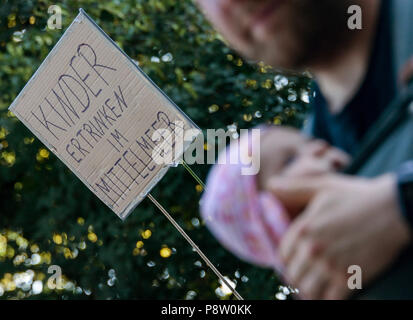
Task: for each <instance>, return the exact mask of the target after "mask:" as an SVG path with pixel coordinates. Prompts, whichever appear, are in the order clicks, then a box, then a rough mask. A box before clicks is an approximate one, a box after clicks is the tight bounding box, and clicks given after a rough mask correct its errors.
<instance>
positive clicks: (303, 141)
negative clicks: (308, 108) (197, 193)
mask: <svg viewBox="0 0 413 320" xmlns="http://www.w3.org/2000/svg"><path fill="white" fill-rule="evenodd" d="M260 140H261V142H260V143H261V146H260V160H261V167H260V172H259V173H258V174H257V175H256V176H248V175H242V174H241V169H242V168H243V165H242V164H241V163H237V164H230V163H229V162H228V161H227V162H225V161H223V159H220V161H219V163H227V164H217V165H215V166H214V167H213V168H212V170H211V172H210V174H209V177H208V181H207V187H206V190H205V193H204V195H203V198H202V200H201V215H202V217H203V219H204V220H205V222H206V224H207V226H208V228H209V229H210V231H211V232H212V233H213V234H214V235H215V237H216V238H217V239H218V240H219V241H220V242H221V244H222V245H223V246H224V247H226V248H227V249H228V250H230V251H231V252H233V253H234V254H235V255H237V256H238V257H239V258H241V259H243V260H245V261H248V262H250V263H253V264H257V265H259V266H263V267H270V268H273V269H275V270H276V271H278V272H280V273H282V272H283V266H282V263H281V261H280V257H279V253H278V247H279V244H280V240H281V238H282V236H283V235H284V233H285V231H286V230H287V228H288V226H289V224H290V223H291V221H292V220H293V219H294V218H295V217H296V216H297V215H298V214H299V213H300V212H301V211H302V210H303V209H304V208H302V207H299V206H295V205H291V204H289V205H288V206H286V204H283V203H282V202H281V201H280V200H279V199H276V198H275V197H274V196H273V195H272V194H271V193H269V192H267V191H266V190H265V187H266V186H267V184H268V182H269V180H270V179H271V178H272V177H274V176H286V177H304V176H309V175H322V174H328V173H331V172H335V171H337V170H340V169H342V168H344V167H345V166H346V165H347V164H348V163H349V157H348V156H347V155H346V154H345V153H343V152H342V151H340V150H338V149H335V148H333V147H331V146H329V145H328V144H327V143H325V142H323V141H320V140H314V139H309V138H307V137H305V136H304V135H302V134H301V133H300V132H299V131H297V130H295V129H289V128H278V127H266V128H261V133H260ZM251 143H252V142H251V137H249V136H247V135H245V136H242V137H241V139H240V142H239V144H231V145H230V146H229V147H228V148H227V150H226V151H227V152H226V153H221V155H220V157H221V158H222V157H223V156H225V157H226V158H227V159H229V158H230V157H231V155H234V154H235V155H237V156H235V159H237V158H238V159H239V155H240V154H244V155H245V154H246V153H247V152H249V151H250V150H251ZM231 159H233V158H231Z"/></svg>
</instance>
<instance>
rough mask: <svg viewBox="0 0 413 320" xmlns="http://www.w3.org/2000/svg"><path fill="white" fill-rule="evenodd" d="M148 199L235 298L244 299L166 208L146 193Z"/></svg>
mask: <svg viewBox="0 0 413 320" xmlns="http://www.w3.org/2000/svg"><path fill="white" fill-rule="evenodd" d="M148 198H149V200H151V201H152V203H153V204H154V205H155V206H156V207H157V208H158V209H159V210H160V211H161V212H162V213H163V215H164V216H165V217H166V218H167V219H168V220H169V222H171V223H172V225H173V226H174V227H175V229H176V230H178V232H179V233H180V234H181V235H182V236H183V237H184V238H185V240H186V241H188V243H189V244H190V245H191V247H192V248H193V249H194V250H195V251H196V252H197V253H198V254H199V256H200V257H201V259H202V260H203V261H204V262H205V263H206V264H207V266H208V267H209V268H210V269H211V270H212V271H213V272H214V273H215V275H216V276H217V277H218V278H219V279H220V280H221V281H222V283H224V284H225V285H226V286H227V287H228V288H229V289H230V290H231V291H232V293H233V294H234V296H235V298H237V300H244V299H243V298H242V297H241V295H240V294H239V293H238V292H237V290H235V288H233V287H232V286H231V285H230V284H229V283H228V281H227V280H226V279H225V278H224V276H223V275H222V274H221V273H220V272H219V270H218V269H217V268H216V267H215V266H214V264H213V263H212V262H211V261H210V260H209V259H208V257H207V256H206V255H205V254H204V253H203V252H202V250H201V249H199V247H198V246H197V245H196V243H195V242H194V241H193V240H192V239H191V237H190V236H188V235H187V233H186V232H185V231H184V229H182V228H181V226H180V225H179V224H178V223H177V222H176V221H175V219H174V218H172V216H171V215H170V214H169V213H168V211H166V209H165V208H164V207H163V206H162V205H161V204H160V203H159V202H158V201H157V200H156V199H155V198H154V197H153V196H152V195H151V194H148Z"/></svg>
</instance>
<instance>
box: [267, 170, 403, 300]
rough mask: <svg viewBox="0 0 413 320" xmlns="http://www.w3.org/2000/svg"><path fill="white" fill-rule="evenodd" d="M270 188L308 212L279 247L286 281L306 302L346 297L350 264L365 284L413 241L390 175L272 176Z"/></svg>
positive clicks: (305, 212) (300, 218)
mask: <svg viewBox="0 0 413 320" xmlns="http://www.w3.org/2000/svg"><path fill="white" fill-rule="evenodd" d="M268 189H269V190H271V191H272V192H273V193H274V194H275V196H276V197H278V198H279V199H280V200H281V201H283V202H285V203H289V202H294V203H295V204H299V205H301V206H302V207H305V208H306V209H305V210H304V212H303V213H302V214H301V215H300V216H299V217H298V218H297V219H296V220H295V221H294V223H293V224H292V226H291V227H290V229H289V230H288V232H287V234H286V235H285V237H284V238H283V240H282V243H281V255H282V257H283V260H284V262H285V264H286V270H287V274H286V279H287V280H288V281H289V282H291V283H290V284H291V285H293V286H295V287H296V288H298V289H299V290H300V293H301V295H302V297H304V298H306V299H344V298H347V297H348V296H349V295H350V294H351V291H350V290H349V289H348V286H347V279H348V276H349V275H348V274H347V270H348V267H349V266H351V265H358V266H360V267H361V269H362V272H363V274H362V279H363V285H364V284H366V283H368V282H370V281H371V280H373V279H374V278H375V277H376V276H377V275H379V274H380V273H381V272H383V271H384V270H385V269H386V268H387V267H389V266H390V265H391V264H392V262H393V261H394V260H395V258H396V257H397V256H398V254H399V253H400V251H401V250H402V249H403V247H404V246H405V245H406V244H408V243H409V241H410V231H409V229H408V227H407V224H406V222H405V221H404V220H403V217H402V216H401V214H400V212H399V211H400V210H399V208H398V202H397V194H396V186H395V177H394V176H392V175H387V176H383V177H381V178H378V179H372V180H367V179H360V178H353V177H346V176H339V175H332V176H323V177H309V178H299V179H290V178H274V179H272V180H271V181H270V182H269V185H268Z"/></svg>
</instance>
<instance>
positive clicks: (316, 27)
mask: <svg viewBox="0 0 413 320" xmlns="http://www.w3.org/2000/svg"><path fill="white" fill-rule="evenodd" d="M197 1H198V3H199V5H200V7H201V8H202V9H203V10H204V12H205V14H206V15H207V17H208V18H209V20H210V21H211V22H212V23H213V24H214V26H215V27H216V28H217V29H218V31H219V32H220V33H221V34H222V35H223V36H224V37H225V38H226V39H227V41H228V42H229V43H230V45H231V46H232V47H234V49H236V50H238V51H239V52H241V53H242V54H243V55H244V56H246V57H247V58H249V59H253V60H262V61H264V62H266V63H267V64H270V65H272V66H274V67H279V68H286V69H294V70H299V69H301V68H305V67H312V66H314V65H317V64H321V63H325V61H323V60H324V59H330V58H331V57H332V55H335V54H337V53H338V52H339V49H340V48H343V46H345V45H346V42H347V41H348V38H349V37H348V34H349V31H348V29H347V18H348V15H347V9H348V7H349V6H350V5H351V4H355V2H358V1H357V0H356V1H354V0H353V1H352V0H197Z"/></svg>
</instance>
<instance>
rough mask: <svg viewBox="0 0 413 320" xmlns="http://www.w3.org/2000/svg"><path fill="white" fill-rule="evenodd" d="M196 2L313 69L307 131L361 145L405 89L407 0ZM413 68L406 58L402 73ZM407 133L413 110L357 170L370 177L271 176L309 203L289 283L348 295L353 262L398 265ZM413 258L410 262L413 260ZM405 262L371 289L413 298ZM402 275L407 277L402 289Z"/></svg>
mask: <svg viewBox="0 0 413 320" xmlns="http://www.w3.org/2000/svg"><path fill="white" fill-rule="evenodd" d="M198 3H199V5H200V7H201V8H202V9H203V11H204V12H205V14H206V15H207V17H208V18H209V19H210V21H211V22H212V23H213V24H214V25H215V27H216V28H217V29H218V31H219V32H220V33H222V35H223V36H224V37H225V38H226V39H227V41H228V42H229V44H230V45H231V46H233V47H234V48H235V49H236V50H238V51H239V52H241V53H242V54H243V55H244V56H245V57H247V58H248V59H253V60H263V61H264V62H266V63H267V64H270V65H272V66H273V67H275V68H282V69H287V70H292V71H302V70H309V71H310V72H311V73H312V74H313V75H314V77H315V80H316V81H315V85H314V90H315V94H316V98H315V99H314V101H313V109H312V110H313V111H312V114H311V115H310V117H309V119H308V122H307V129H306V130H307V131H308V132H309V133H310V134H312V135H314V136H316V137H317V138H322V139H324V140H326V141H328V142H329V143H331V144H332V145H334V146H336V147H340V148H342V149H343V150H345V151H347V152H348V153H350V154H352V155H357V153H358V152H360V148H361V142H362V141H363V139H364V138H365V137H366V136H367V135H368V134H369V135H371V134H372V132H374V129H375V126H376V124H377V123H378V121H379V118H380V116H381V115H382V114H383V113H384V111H385V110H386V109H387V107H388V105H389V103H390V102H391V101H392V100H393V99H394V98H395V97H396V95H397V94H398V92H399V91H400V90H401V88H400V87H399V86H398V76H399V70H400V69H401V67H402V66H403V65H405V64H406V63H407V62H408V59H409V58H410V56H413V45H412V44H411V43H413V42H412V41H411V39H409V38H408V37H409V33H410V32H411V31H413V28H412V27H413V25H412V21H413V16H412V14H411V12H413V1H409V0H383V1H381V0H354V1H351V0H334V1H332V0H198ZM352 5H357V6H359V7H360V8H361V10H362V29H361V30H350V29H349V28H348V19H350V18H351V16H350V15H349V13H348V12H349V10H348V9H349V8H350V6H352ZM408 65H409V64H408ZM410 65H411V64H410ZM410 69H412V68H410ZM406 70H407V71H406ZM409 75H410V74H409V67H407V68H405V71H404V72H403V78H404V79H408V78H409ZM412 132H413V120H412V119H411V118H408V119H407V118H406V121H405V122H404V123H403V124H401V125H400V129H399V130H397V132H396V133H395V134H394V135H392V136H391V137H390V138H389V139H386V141H383V143H382V145H381V146H380V147H378V148H377V150H375V151H374V153H373V155H372V156H371V157H370V159H369V160H368V161H366V163H365V164H364V166H363V167H362V168H361V169H360V170H359V172H358V175H359V176H365V177H369V178H358V177H349V176H341V175H337V176H330V177H328V178H321V179H320V178H308V179H299V180H294V179H281V178H276V179H273V180H272V181H271V182H270V183H269V185H268V186H267V187H268V189H270V190H272V192H274V193H275V194H276V195H277V197H279V198H281V199H283V201H285V202H294V203H302V204H303V205H304V206H306V210H305V211H304V212H303V213H302V215H301V216H300V217H299V218H298V219H297V220H296V222H295V223H294V224H293V226H292V227H291V228H290V230H289V232H288V233H287V235H286V236H285V238H284V239H283V241H282V254H283V258H284V262H285V264H286V266H287V274H288V279H289V282H290V284H291V285H293V286H296V287H297V288H298V289H299V290H300V291H301V293H302V294H303V296H304V297H306V298H309V299H342V298H348V297H349V296H350V295H351V294H352V292H351V291H350V289H349V287H348V283H347V279H348V276H349V275H348V273H347V270H348V268H349V267H350V266H353V265H357V266H360V267H361V270H362V272H363V274H362V278H363V286H365V285H366V284H370V283H371V282H372V281H373V280H376V279H377V278H378V276H380V275H383V274H384V272H385V271H386V270H388V269H389V268H390V267H392V268H393V269H394V270H396V269H397V268H396V267H394V266H393V265H395V264H396V262H397V261H398V259H399V255H400V253H401V252H403V250H404V249H405V248H406V247H408V246H409V245H411V228H412V226H413V223H412V222H413V218H412V216H413V204H412V203H411V202H412V199H413V191H412V190H413V189H412V186H413V165H412V164H411V163H410V162H407V161H408V160H410V159H413V142H411V140H412V139H410V137H409V136H408V135H409V133H410V134H411V133H412ZM405 162H406V164H404V165H402V164H403V163H405ZM411 257H412V258H407V261H408V262H407V264H406V263H405V264H404V265H409V263H411V266H412V268H413V255H411ZM402 269H403V268H402ZM405 269H406V270H408V271H407V272H405V273H401V272H398V275H399V280H398V281H399V282H397V281H396V280H395V278H394V277H393V276H391V275H390V276H389V279H390V280H389V283H393V287H390V290H388V289H389V287H388V286H387V287H386V285H382V287H381V289H382V290H381V291H380V290H379V291H378V292H379V293H378V294H377V295H370V297H378V298H383V297H391V298H399V297H403V298H406V297H408V298H413V284H408V285H407V286H408V287H407V288H405V287H406V283H412V282H411V281H409V279H410V280H413V269H411V270H412V271H409V270H410V269H409V268H407V267H405ZM397 270H400V268H399V269H397ZM409 277H411V278H409ZM397 286H398V287H401V286H404V288H403V290H402V293H400V290H399V291H398V290H397V288H396V289H395V287H397ZM385 288H387V289H385ZM398 289H400V288H398ZM384 291H386V293H383V292H384ZM382 293H383V294H382ZM399 293H400V294H399ZM386 294H387V296H386Z"/></svg>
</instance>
